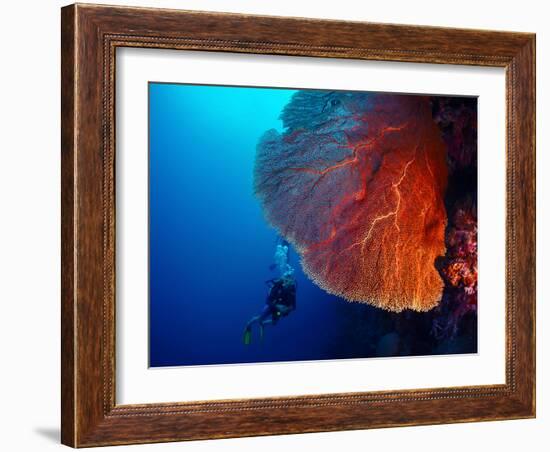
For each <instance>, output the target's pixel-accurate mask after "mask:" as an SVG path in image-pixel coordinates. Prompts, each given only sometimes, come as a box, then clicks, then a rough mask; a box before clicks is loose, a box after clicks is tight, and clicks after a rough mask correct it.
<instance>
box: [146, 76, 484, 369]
mask: <svg viewBox="0 0 550 452" xmlns="http://www.w3.org/2000/svg"><path fill="white" fill-rule="evenodd" d="M294 92H295V91H293V90H287V89H271V88H238V87H219V86H195V85H181V84H161V83H150V84H149V104H150V105H149V115H150V117H149V121H150V124H149V137H150V138H149V139H150V143H149V144H150V146H149V149H150V156H149V165H150V167H149V221H150V232H149V234H150V243H149V246H150V251H149V260H150V261H149V265H150V271H149V275H150V276H149V277H150V281H149V290H150V294H149V295H150V317H149V318H150V331H149V333H150V350H149V352H150V354H149V356H150V365H151V366H178V365H199V364H222V363H247V362H265V361H293V360H317V359H338V358H358V357H368V356H392V355H397V354H400V355H411V354H436V353H459V352H465V351H466V352H467V351H475V350H470V349H468V347H465V346H464V345H461V344H460V343H458V342H457V343H456V344H458V345H456V346H455V344H454V343H451V344H450V345H449V344H447V345H445V347H443V348H439V349H438V348H436V347H437V345H438V344H434V343H433V342H432V339H431V336H430V328H431V323H430V319H429V318H428V317H426V316H425V315H424V314H418V313H410V312H409V313H404V314H401V315H399V314H393V313H389V312H387V311H383V310H380V309H377V308H373V307H370V306H367V305H363V304H358V303H348V302H346V301H344V300H343V299H341V298H339V297H335V296H332V295H329V294H327V293H326V292H324V291H323V290H321V289H319V288H318V287H317V286H316V285H314V284H313V283H312V282H311V281H310V280H309V279H308V278H307V277H306V276H305V275H304V274H303V272H302V270H301V267H300V265H299V263H298V262H297V256H296V254H295V253H294V251H291V256H290V257H291V264H292V265H293V266H294V267H295V270H296V279H297V284H298V285H297V309H296V311H294V312H292V313H291V314H290V315H289V316H288V317H286V318H283V319H282V320H281V321H280V322H279V323H278V324H277V325H276V326H267V327H266V331H265V337H264V340H263V342H261V343H260V341H259V337H258V331H257V329H256V328H255V329H254V335H253V338H252V344H251V345H249V346H246V345H244V344H243V342H242V333H243V329H244V327H245V325H246V323H247V321H248V320H249V319H250V318H251V317H252V316H253V315H255V314H257V313H259V312H260V311H261V310H262V308H263V306H264V303H265V298H266V294H267V286H266V284H265V281H266V280H268V279H270V278H273V277H276V276H278V275H277V274H276V273H274V272H273V271H271V270H270V269H269V267H270V265H271V264H272V263H273V254H274V251H275V246H276V240H277V235H276V232H275V230H274V229H272V228H271V227H270V226H268V224H267V223H266V222H265V220H264V218H263V215H262V212H261V206H260V204H259V201H258V200H257V199H256V198H255V196H254V193H253V166H254V158H255V151H256V144H257V142H258V139H259V138H260V136H261V135H262V134H263V133H265V132H266V131H267V130H269V129H271V128H275V129H278V130H281V127H282V124H281V121H279V119H278V117H279V114H280V112H281V110H282V109H283V107H284V105H285V104H286V103H288V101H289V100H290V98H291V96H292V94H293V93H294ZM453 347H454V348H453ZM457 347H458V348H457ZM470 348H471V347H470Z"/></svg>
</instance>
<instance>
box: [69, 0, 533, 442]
mask: <svg viewBox="0 0 550 452" xmlns="http://www.w3.org/2000/svg"><path fill="white" fill-rule="evenodd" d="M61 34H62V144H61V147H62V149H61V155H62V312H61V314H62V346H61V353H62V367H61V385H62V423H61V425H62V430H61V437H62V442H63V443H64V444H66V445H69V446H73V447H86V446H100V445H113V444H132V443H149V442H162V441H180V440H194V439H207V438H226V437H237V436H253V435H273V434H285V433H301V432H319V431H335V430H349V429H364V428H377V427H392V426H404V425H425V424H442V423H451V422H469V421H485V420H501V419H519V418H531V417H534V416H535V35H534V34H529V33H509V32H496V31H481V30H462V29H450V28H436V27H419V26H408V25H386V24H373V23H359V22H339V21H328V20H313V19H297V18H280V17H264V16H247V15H238V14H219V13H206V12H190V11H176V10H162V9H146V8H126V7H110V6H94V5H80V4H76V5H71V6H67V7H64V8H63V9H62V25H61ZM118 47H147V48H164V49H186V50H203V51H204V50H206V51H216V52H237V53H256V54H274V55H299V56H313V57H329V58H351V59H364V60H383V61H395V62H419V63H440V64H461V65H474V66H495V67H502V68H505V69H506V109H507V110H506V113H507V120H506V122H507V125H506V138H507V141H506V174H507V176H506V178H507V180H506V192H507V194H506V196H507V200H506V383H505V384H502V385H490V386H471V387H451V388H436V389H430V388H426V389H418V390H399V391H383V392H363V393H345V394H327V395H317V396H299V397H276V398H264V399H244V400H222V401H214V402H178V401H174V403H163V404H148V405H117V404H116V403H115V366H116V362H115V315H116V312H115V247H114V244H115V202H114V200H115V172H114V159H115V134H114V130H115V123H114V118H115V116H114V115H115V106H114V99H115V97H114V86H115V64H116V58H115V50H116V49H117V48H118Z"/></svg>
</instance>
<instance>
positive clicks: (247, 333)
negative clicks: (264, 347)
mask: <svg viewBox="0 0 550 452" xmlns="http://www.w3.org/2000/svg"><path fill="white" fill-rule="evenodd" d="M251 339H252V329H251V328H250V327H249V326H247V327H246V328H245V329H244V334H243V342H244V345H250V340H251Z"/></svg>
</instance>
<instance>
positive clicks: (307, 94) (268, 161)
mask: <svg viewBox="0 0 550 452" xmlns="http://www.w3.org/2000/svg"><path fill="white" fill-rule="evenodd" d="M281 118H282V120H283V124H284V127H285V128H286V131H285V132H284V133H282V134H280V133H278V132H276V131H275V130H271V131H268V132H267V133H266V134H265V135H264V136H263V138H262V139H261V141H260V143H259V145H258V147H257V156H256V167H255V179H254V184H255V191H256V194H257V196H258V197H259V199H260V200H261V202H262V205H263V208H264V212H265V214H266V217H267V219H268V221H269V222H270V223H271V224H272V225H273V226H275V227H276V228H277V229H278V231H279V232H280V233H281V235H282V236H283V237H285V238H286V239H287V240H288V241H289V242H291V243H292V244H293V245H294V246H295V248H296V250H297V251H298V253H299V254H300V256H301V259H302V266H303V268H304V270H305V272H306V273H307V274H308V275H309V277H310V278H311V279H312V280H313V281H315V282H316V283H317V284H318V285H319V286H320V287H322V288H323V289H325V290H326V291H328V292H330V293H333V294H336V295H339V296H342V297H344V298H345V299H347V300H349V301H357V302H363V303H368V304H371V305H374V306H378V307H381V308H384V309H387V310H390V311H396V312H399V311H401V310H403V309H412V310H416V311H426V310H429V309H431V308H433V307H434V306H436V305H437V304H438V302H439V301H440V300H441V295H442V290H443V285H444V284H443V281H442V279H441V276H440V274H439V273H438V271H437V270H436V268H435V265H434V262H435V260H436V258H438V256H442V255H443V254H444V253H445V236H444V235H445V226H446V222H447V215H446V211H445V205H444V193H445V189H446V185H447V163H446V149H445V144H444V143H443V141H442V138H441V133H440V130H439V128H438V126H437V125H436V124H435V122H434V121H433V119H432V113H431V106H430V101H429V97H425V96H404V95H391V94H374V93H349V92H326V91H299V92H298V93H297V94H295V95H294V97H293V98H292V100H291V102H290V103H289V104H288V105H287V106H286V108H285V109H284V111H283V113H282V115H281Z"/></svg>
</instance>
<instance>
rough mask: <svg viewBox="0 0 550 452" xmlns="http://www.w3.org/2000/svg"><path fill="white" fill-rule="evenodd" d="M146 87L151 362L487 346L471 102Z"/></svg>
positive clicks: (463, 350)
mask: <svg viewBox="0 0 550 452" xmlns="http://www.w3.org/2000/svg"><path fill="white" fill-rule="evenodd" d="M148 98H149V124H148V127H149V332H148V334H149V366H150V367H166V366H197V365H213V364H218V365H219V364H243V363H262V362H263V363H265V362H291V361H312V360H336V359H359V358H375V357H399V356H427V355H448V354H471V353H477V349H478V344H477V337H478V321H477V268H478V261H477V259H478V258H477V146H478V145H477V122H478V120H477V97H468V96H441V95H437V96H436V95H433V96H431V95H416V94H396V93H384V92H367V91H339V90H318V89H315V90H314V89H291V88H288V89H287V88H269V87H244V86H219V85H193V84H177V83H165V82H162V83H161V82H149V85H148Z"/></svg>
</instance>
